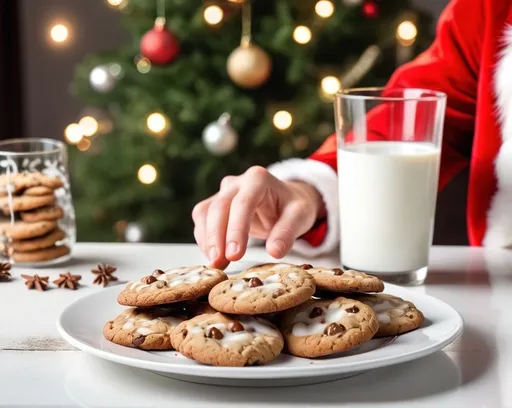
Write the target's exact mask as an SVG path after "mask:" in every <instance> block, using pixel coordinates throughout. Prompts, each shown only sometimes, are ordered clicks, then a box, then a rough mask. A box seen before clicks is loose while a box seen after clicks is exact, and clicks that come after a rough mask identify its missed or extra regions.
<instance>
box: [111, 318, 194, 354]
mask: <svg viewBox="0 0 512 408" xmlns="http://www.w3.org/2000/svg"><path fill="white" fill-rule="evenodd" d="M181 312H182V310H179V309H174V308H154V309H139V308H130V309H127V310H125V311H124V312H122V313H121V314H120V315H119V316H117V317H116V318H115V319H114V320H110V321H108V322H107V323H106V324H105V326H104V327H103V335H104V336H105V338H106V339H107V340H109V341H111V342H113V343H116V344H119V345H121V346H126V347H136V348H140V349H143V350H172V349H173V346H172V343H171V333H172V331H173V330H174V328H175V327H176V326H178V325H179V324H180V323H181V322H182V321H184V320H185V319H186V317H185V316H184V315H181V314H179V313H181Z"/></svg>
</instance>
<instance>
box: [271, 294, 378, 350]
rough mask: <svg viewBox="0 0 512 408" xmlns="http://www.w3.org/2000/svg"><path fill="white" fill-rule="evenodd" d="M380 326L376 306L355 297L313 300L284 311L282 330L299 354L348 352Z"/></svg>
mask: <svg viewBox="0 0 512 408" xmlns="http://www.w3.org/2000/svg"><path fill="white" fill-rule="evenodd" d="M378 329H379V322H378V320H377V316H376V314H375V312H374V311H373V310H372V308H371V307H370V306H368V305H365V304H364V303H361V302H359V301H357V300H354V299H347V298H344V297H338V298H336V299H333V300H309V301H308V302H306V303H304V304H302V305H300V306H297V307H295V308H293V309H290V310H287V311H286V312H284V314H283V316H282V319H281V331H282V333H283V336H284V338H285V341H286V346H287V350H288V351H289V352H290V354H293V355H294V356H297V357H309V358H314V357H320V356H326V355H330V354H334V353H338V352H342V351H347V350H350V349H353V348H355V347H358V346H360V345H361V344H363V343H365V342H367V341H368V340H370V339H371V338H372V337H373V336H374V335H375V333H376V332H377V330H378Z"/></svg>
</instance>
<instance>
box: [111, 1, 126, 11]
mask: <svg viewBox="0 0 512 408" xmlns="http://www.w3.org/2000/svg"><path fill="white" fill-rule="evenodd" d="M106 2H107V4H108V5H109V6H110V7H112V8H119V9H122V8H124V7H126V5H127V3H128V1H127V0H106Z"/></svg>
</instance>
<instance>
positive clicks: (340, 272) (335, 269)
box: [331, 268, 343, 276]
mask: <svg viewBox="0 0 512 408" xmlns="http://www.w3.org/2000/svg"><path fill="white" fill-rule="evenodd" d="M331 271H333V272H334V274H335V275H336V276H341V275H343V269H340V268H332V269H331Z"/></svg>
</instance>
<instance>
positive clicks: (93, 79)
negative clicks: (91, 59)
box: [89, 65, 117, 93]
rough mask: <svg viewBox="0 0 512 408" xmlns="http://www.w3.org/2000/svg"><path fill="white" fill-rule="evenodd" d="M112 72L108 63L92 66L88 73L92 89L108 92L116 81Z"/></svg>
mask: <svg viewBox="0 0 512 408" xmlns="http://www.w3.org/2000/svg"><path fill="white" fill-rule="evenodd" d="M114 73H115V72H114ZM114 73H112V72H111V70H110V67H109V66H108V65H99V66H97V67H95V68H93V69H92V70H91V73H90V74H89V83H90V84H91V87H92V89H94V90H95V91H96V92H102V93H106V92H110V91H111V90H112V89H114V87H115V86H116V83H117V78H116V75H114Z"/></svg>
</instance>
